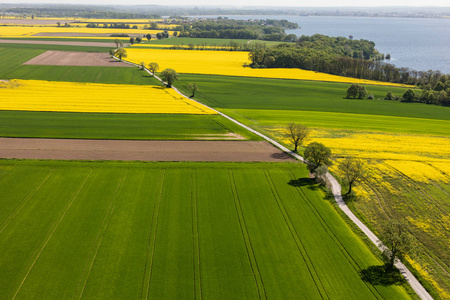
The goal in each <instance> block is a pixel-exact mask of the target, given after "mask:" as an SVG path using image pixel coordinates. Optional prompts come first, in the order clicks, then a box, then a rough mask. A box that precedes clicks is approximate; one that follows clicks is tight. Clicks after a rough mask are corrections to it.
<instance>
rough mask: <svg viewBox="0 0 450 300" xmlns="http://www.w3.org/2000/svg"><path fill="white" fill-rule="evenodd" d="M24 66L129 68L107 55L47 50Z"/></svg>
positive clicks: (127, 65)
mask: <svg viewBox="0 0 450 300" xmlns="http://www.w3.org/2000/svg"><path fill="white" fill-rule="evenodd" d="M23 64H24V65H50V66H99V67H131V65H129V64H126V63H124V62H120V61H117V60H115V59H113V58H111V57H110V56H109V54H107V53H95V52H70V51H53V50H49V51H46V52H44V53H42V54H41V55H38V56H36V57H33V58H32V59H30V60H29V61H27V62H25V63H23Z"/></svg>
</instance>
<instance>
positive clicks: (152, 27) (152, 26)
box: [150, 22, 158, 29]
mask: <svg viewBox="0 0 450 300" xmlns="http://www.w3.org/2000/svg"><path fill="white" fill-rule="evenodd" d="M156 28H158V24H156V22H151V23H150V29H156Z"/></svg>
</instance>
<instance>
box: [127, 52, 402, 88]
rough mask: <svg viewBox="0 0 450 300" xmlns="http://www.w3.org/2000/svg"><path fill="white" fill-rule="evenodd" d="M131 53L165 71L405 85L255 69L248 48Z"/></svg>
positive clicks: (131, 56) (130, 56) (133, 59)
mask: <svg viewBox="0 0 450 300" xmlns="http://www.w3.org/2000/svg"><path fill="white" fill-rule="evenodd" d="M127 55H128V57H127V60H129V61H131V62H134V63H136V64H140V63H141V62H142V61H143V62H145V63H150V62H156V63H158V65H159V67H160V69H161V70H163V69H165V68H172V69H175V70H176V71H177V72H178V73H188V74H189V73H190V74H211V75H227V76H244V77H262V78H281V79H301V80H316V81H331V82H346V83H363V84H376V85H389V86H405V85H402V84H396V83H389V82H379V81H373V80H365V79H357V78H350V77H343V76H336V75H330V74H325V73H319V72H314V71H307V70H301V69H282V68H276V69H252V68H249V67H245V65H247V64H249V63H250V60H249V58H248V52H245V51H194V50H163V49H138V48H127Z"/></svg>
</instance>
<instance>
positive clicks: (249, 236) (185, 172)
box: [0, 161, 409, 299]
mask: <svg viewBox="0 0 450 300" xmlns="http://www.w3.org/2000/svg"><path fill="white" fill-rule="evenodd" d="M0 192H1V194H2V195H3V196H2V197H1V198H0V203H1V207H2V210H1V211H0V252H1V253H2V255H1V256H0V269H1V270H2V272H1V273H0V295H1V296H0V298H1V299H12V298H14V299H32V298H41V299H68V298H76V299H81V298H86V299H137V298H140V299H147V298H150V299H180V298H183V299H194V298H200V297H201V298H205V299H243V298H246V299H298V298H301V299H405V298H409V296H408V294H407V293H406V292H405V290H404V288H403V287H402V286H400V285H385V284H371V281H370V280H376V278H371V279H370V280H369V279H368V278H367V277H365V278H366V279H365V280H363V279H362V275H361V274H362V273H364V270H370V269H371V268H370V267H372V268H373V267H374V266H377V265H380V264H381V262H380V261H379V260H378V259H377V258H375V257H374V256H373V255H372V254H371V252H370V251H369V250H368V248H367V247H366V246H365V244H364V243H363V242H362V241H361V240H360V239H359V238H358V237H357V236H356V235H355V234H354V233H353V232H352V231H351V230H350V228H349V227H348V226H347V225H346V223H345V222H344V221H343V220H342V219H341V218H340V216H339V215H338V214H337V213H336V211H335V210H334V208H333V206H332V204H331V203H330V202H329V201H326V200H324V199H323V197H322V195H321V192H320V191H316V186H315V185H314V184H313V183H312V182H311V180H310V179H309V178H308V177H307V172H306V168H305V167H304V166H301V165H297V164H234V163H209V164H207V163H203V164H202V163H184V164H180V163H105V162H103V163H88V162H77V163H76V162H58V161H55V162H51V161H16V162H15V161H2V162H1V163H0ZM372 276H373V274H372Z"/></svg>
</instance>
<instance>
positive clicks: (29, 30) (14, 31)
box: [0, 25, 161, 38]
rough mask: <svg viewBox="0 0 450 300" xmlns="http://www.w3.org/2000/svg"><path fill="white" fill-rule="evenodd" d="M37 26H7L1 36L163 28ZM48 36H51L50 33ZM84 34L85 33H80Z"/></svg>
mask: <svg viewBox="0 0 450 300" xmlns="http://www.w3.org/2000/svg"><path fill="white" fill-rule="evenodd" d="M75 26H76V25H72V27H63V26H62V27H48V26H44V27H37V26H33V27H30V26H5V27H2V28H1V30H0V37H2V38H8V37H14V38H17V37H32V36H34V35H36V34H40V35H39V36H40V37H44V36H46V35H45V34H46V33H58V34H61V36H64V34H67V36H70V37H73V36H77V35H76V34H77V33H81V34H113V33H126V34H138V35H144V34H148V33H150V34H156V33H158V32H161V30H143V29H119V28H87V27H86V26H80V27H75ZM48 36H51V35H50V34H49V35H48ZM80 36H83V35H80ZM52 37H53V36H52Z"/></svg>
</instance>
